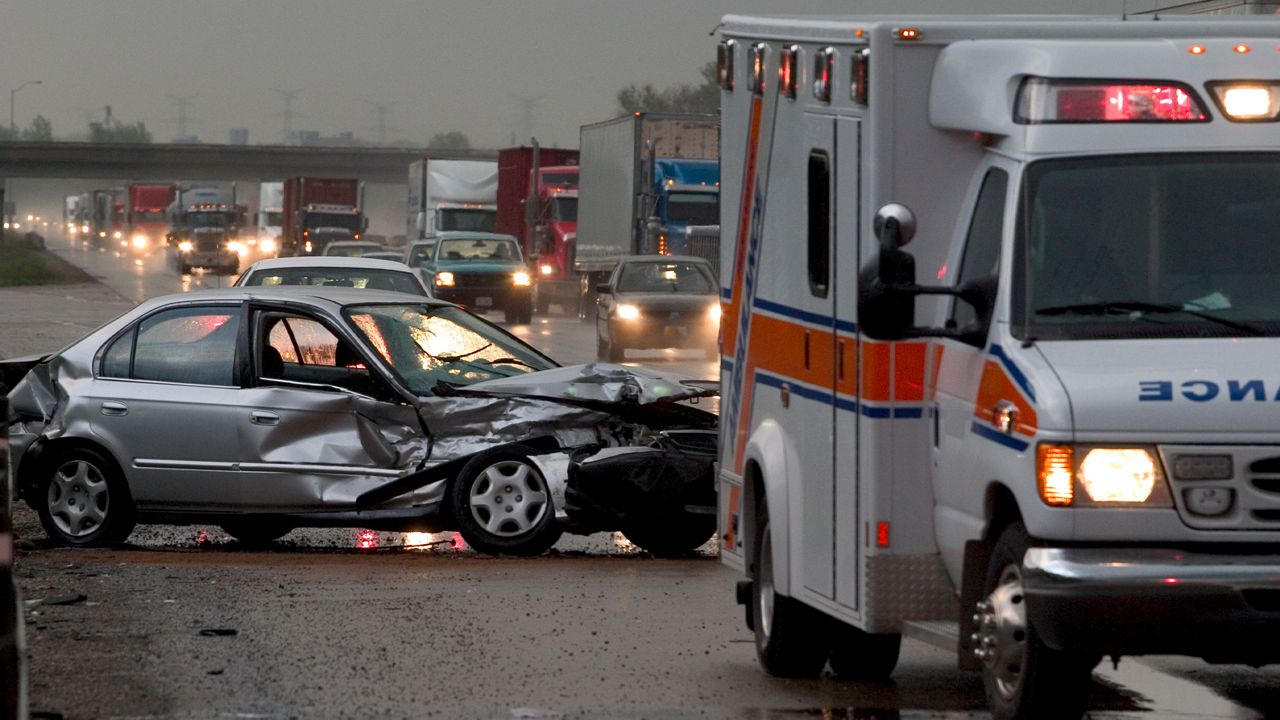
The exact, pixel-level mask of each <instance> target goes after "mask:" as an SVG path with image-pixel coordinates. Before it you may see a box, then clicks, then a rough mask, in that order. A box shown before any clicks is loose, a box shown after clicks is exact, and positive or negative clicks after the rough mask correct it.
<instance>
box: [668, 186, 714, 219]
mask: <svg viewBox="0 0 1280 720" xmlns="http://www.w3.org/2000/svg"><path fill="white" fill-rule="evenodd" d="M667 219H668V220H673V221H675V222H683V223H688V224H690V225H719V224H720V194H719V193H713V192H673V193H671V194H670V195H669V196H667Z"/></svg>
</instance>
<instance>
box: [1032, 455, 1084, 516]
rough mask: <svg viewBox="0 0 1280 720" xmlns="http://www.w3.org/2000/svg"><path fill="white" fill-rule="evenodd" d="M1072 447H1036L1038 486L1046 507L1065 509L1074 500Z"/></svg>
mask: <svg viewBox="0 0 1280 720" xmlns="http://www.w3.org/2000/svg"><path fill="white" fill-rule="evenodd" d="M1072 464H1073V457H1072V450H1071V447H1070V446H1067V445H1049V444H1041V445H1038V446H1037V447H1036V478H1037V483H1036V486H1037V487H1038V488H1039V490H1040V499H1041V500H1043V501H1044V503H1045V504H1046V505H1053V506H1056V507H1065V506H1067V505H1070V504H1071V502H1072V500H1073V499H1074V493H1075V478H1074V473H1073V471H1072Z"/></svg>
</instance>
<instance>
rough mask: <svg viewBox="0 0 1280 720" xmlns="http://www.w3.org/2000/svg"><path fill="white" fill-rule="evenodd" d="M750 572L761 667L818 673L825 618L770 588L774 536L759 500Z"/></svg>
mask: <svg viewBox="0 0 1280 720" xmlns="http://www.w3.org/2000/svg"><path fill="white" fill-rule="evenodd" d="M750 572H751V612H752V620H753V623H752V625H753V626H754V628H755V638H756V657H758V658H759V659H760V666H761V667H763V668H764V670H765V672H767V673H769V674H770V675H773V676H775V677H785V678H814V677H817V676H818V673H821V672H822V668H823V667H824V666H825V665H826V664H827V656H828V655H829V654H830V645H829V640H828V633H827V630H828V629H829V628H828V625H829V621H827V619H826V617H824V616H823V615H822V614H821V613H819V612H818V611H817V610H814V609H813V608H811V607H809V606H808V605H804V604H803V603H800V602H799V601H797V600H794V599H792V598H789V597H783V596H781V595H778V594H777V593H776V592H774V589H773V588H774V584H773V541H772V540H771V539H770V533H769V513H768V510H767V509H766V508H765V507H764V505H763V503H762V504H761V506H760V511H759V514H758V518H757V521H756V541H755V551H754V552H753V553H752V558H751V569H750Z"/></svg>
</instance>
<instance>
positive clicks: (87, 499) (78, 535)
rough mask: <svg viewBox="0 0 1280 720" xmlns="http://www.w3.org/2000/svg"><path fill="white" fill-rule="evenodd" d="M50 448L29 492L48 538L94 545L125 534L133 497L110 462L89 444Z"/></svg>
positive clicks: (130, 520)
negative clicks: (83, 446)
mask: <svg viewBox="0 0 1280 720" xmlns="http://www.w3.org/2000/svg"><path fill="white" fill-rule="evenodd" d="M50 454H51V455H52V457H50V458H49V459H48V461H47V462H45V463H44V465H43V470H42V471H41V477H40V480H39V485H37V486H36V492H35V493H34V494H33V495H32V500H34V501H35V504H36V505H37V506H38V507H37V508H36V510H37V512H38V513H39V515H40V524H41V525H43V526H44V531H45V532H46V533H47V534H48V535H49V539H50V540H52V541H54V542H56V543H58V544H60V545H100V544H103V543H111V542H120V541H122V540H124V539H125V538H127V537H129V533H131V532H133V525H134V506H133V498H132V497H131V496H130V494H129V486H128V484H127V483H126V482H125V479H124V476H122V475H121V474H120V471H119V469H117V467H116V464H115V463H114V462H112V461H111V460H110V459H109V458H108V457H107V456H106V455H104V454H102V453H101V452H98V451H97V450H93V449H90V448H75V449H70V450H65V451H59V450H54V451H53V452H51V453H50Z"/></svg>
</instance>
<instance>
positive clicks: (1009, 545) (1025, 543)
mask: <svg viewBox="0 0 1280 720" xmlns="http://www.w3.org/2000/svg"><path fill="white" fill-rule="evenodd" d="M1030 546H1031V539H1030V537H1029V536H1028V535H1027V530H1026V528H1025V527H1024V526H1023V524H1022V523H1021V522H1016V523H1013V524H1011V525H1009V526H1008V527H1007V528H1005V529H1004V532H1002V533H1001V534H1000V537H999V539H998V540H997V541H996V544H995V547H994V548H993V549H992V552H991V561H990V562H989V563H988V565H987V573H986V578H985V581H984V583H983V599H982V600H980V601H979V602H978V606H977V615H978V616H980V617H979V618H978V622H977V627H978V642H975V643H974V647H975V648H976V649H977V650H978V651H979V652H984V651H986V652H988V653H989V654H988V655H987V656H986V657H983V656H981V655H980V656H979V661H980V663H981V665H982V684H983V687H984V689H985V691H986V695H987V704H988V706H989V707H990V709H991V715H992V717H993V718H995V720H1015V719H1020V718H1037V719H1038V718H1049V719H1053V718H1061V719H1063V720H1065V719H1067V718H1070V719H1071V720H1078V718H1080V717H1081V716H1082V715H1083V714H1084V712H1085V709H1086V708H1087V707H1088V693H1089V685H1090V683H1091V681H1092V677H1091V676H1092V672H1093V667H1094V665H1096V664H1097V661H1096V658H1085V657H1079V656H1073V655H1070V654H1068V653H1065V652H1062V651H1059V650H1053V649H1051V648H1049V647H1047V646H1046V645H1045V644H1044V643H1043V642H1042V641H1041V640H1040V637H1039V635H1038V634H1037V633H1036V631H1035V628H1034V627H1033V626H1032V625H1031V624H1030V623H1028V622H1027V619H1026V602H1025V600H1026V597H1025V595H1023V590H1022V570H1023V568H1022V558H1023V555H1025V554H1026V551H1027V548H1029V547H1030Z"/></svg>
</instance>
